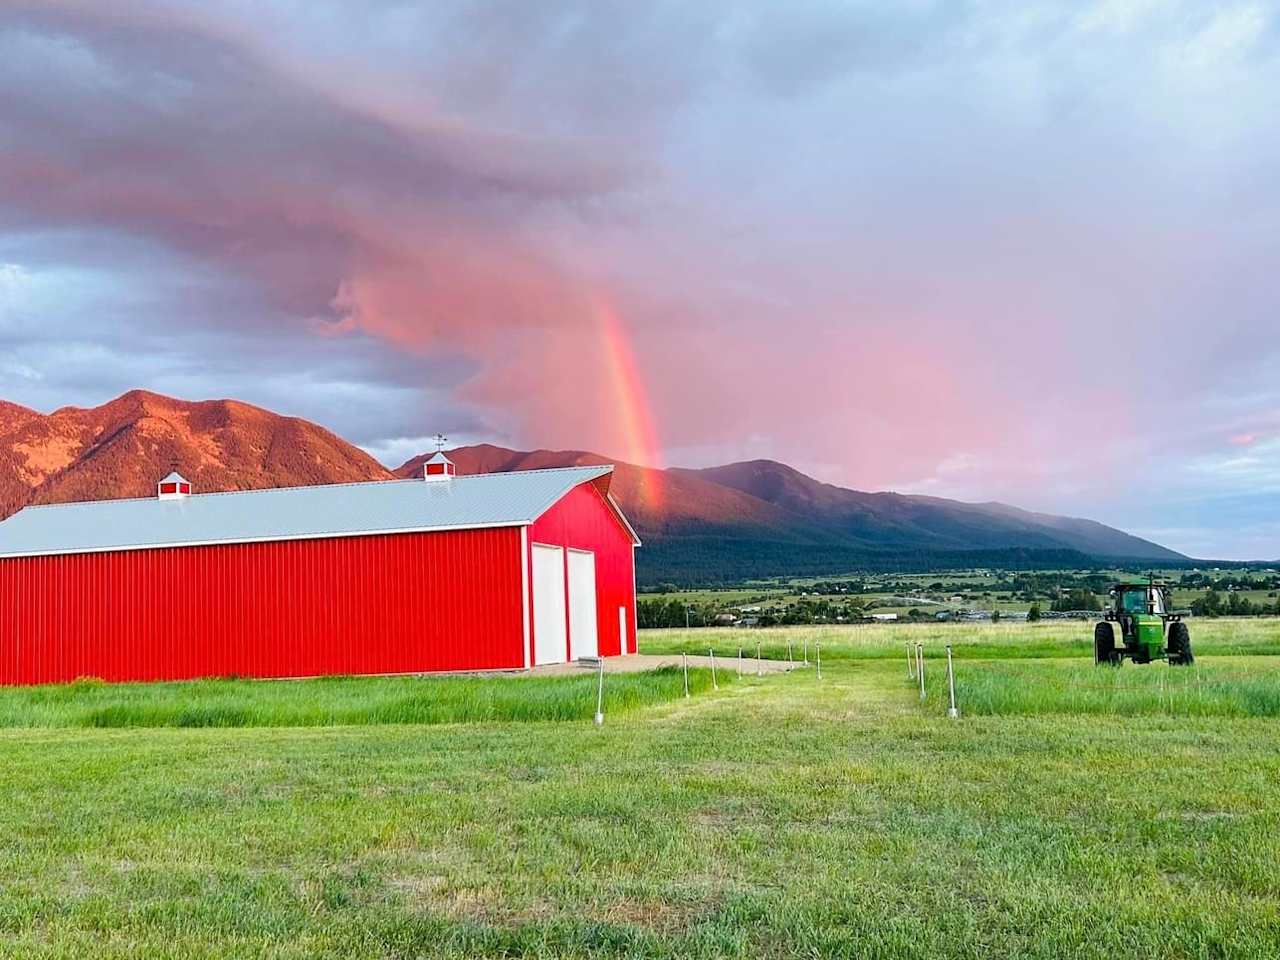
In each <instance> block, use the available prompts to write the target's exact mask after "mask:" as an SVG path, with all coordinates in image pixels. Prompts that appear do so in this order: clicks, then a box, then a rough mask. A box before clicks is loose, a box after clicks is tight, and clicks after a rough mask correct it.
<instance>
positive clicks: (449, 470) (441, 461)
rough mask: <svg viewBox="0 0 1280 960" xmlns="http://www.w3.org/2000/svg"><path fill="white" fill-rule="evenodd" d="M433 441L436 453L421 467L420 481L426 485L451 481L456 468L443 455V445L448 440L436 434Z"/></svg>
mask: <svg viewBox="0 0 1280 960" xmlns="http://www.w3.org/2000/svg"><path fill="white" fill-rule="evenodd" d="M433 439H434V440H435V442H436V452H435V453H434V454H433V455H432V457H431V459H429V460H428V461H427V462H426V463H424V464H423V465H422V479H423V480H426V481H427V482H428V483H432V482H434V483H439V482H440V481H442V480H452V479H453V478H454V475H455V474H456V473H457V472H458V468H457V467H455V466H454V465H453V461H452V460H450V459H449V458H448V457H446V456H445V455H444V445H445V444H446V443H448V442H449V438H448V437H446V436H445V435H444V434H443V433H437V434H436V435H435V437H434V438H433Z"/></svg>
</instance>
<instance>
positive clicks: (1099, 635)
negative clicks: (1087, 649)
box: [1093, 620, 1119, 666]
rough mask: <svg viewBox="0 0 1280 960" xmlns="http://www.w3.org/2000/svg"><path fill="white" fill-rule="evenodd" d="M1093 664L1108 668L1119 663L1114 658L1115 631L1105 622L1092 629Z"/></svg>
mask: <svg viewBox="0 0 1280 960" xmlns="http://www.w3.org/2000/svg"><path fill="white" fill-rule="evenodd" d="M1093 662H1094V663H1095V664H1104V663H1105V664H1107V665H1108V666H1110V665H1112V664H1115V663H1118V662H1119V661H1118V659H1117V658H1116V630H1115V627H1113V626H1112V625H1111V624H1110V622H1108V621H1105V620H1104V621H1103V622H1102V623H1100V624H1098V625H1097V626H1096V627H1094V628H1093Z"/></svg>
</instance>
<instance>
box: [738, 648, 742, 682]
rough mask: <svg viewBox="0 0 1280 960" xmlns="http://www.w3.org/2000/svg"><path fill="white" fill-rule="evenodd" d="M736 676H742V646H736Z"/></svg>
mask: <svg viewBox="0 0 1280 960" xmlns="http://www.w3.org/2000/svg"><path fill="white" fill-rule="evenodd" d="M738 676H742V648H741V647H739V648H738Z"/></svg>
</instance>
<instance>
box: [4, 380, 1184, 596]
mask: <svg viewBox="0 0 1280 960" xmlns="http://www.w3.org/2000/svg"><path fill="white" fill-rule="evenodd" d="M449 455H450V456H451V457H452V458H453V460H454V461H455V462H456V463H457V465H458V472H459V473H460V474H467V473H487V472H495V471H508V470H529V469H541V468H547V467H560V466H570V465H581V464H598V463H615V464H616V471H615V476H614V483H613V494H614V496H615V497H616V498H617V500H618V501H619V503H620V504H621V505H622V507H623V509H624V510H625V511H626V512H627V514H628V516H629V517H630V518H631V520H632V522H633V523H634V525H635V527H636V529H637V531H638V532H639V534H640V536H641V538H642V539H643V540H644V541H645V548H644V549H643V550H641V552H640V554H639V562H638V568H639V569H638V577H639V579H640V580H641V581H642V582H656V581H662V580H672V581H676V582H689V583H694V582H716V581H723V580H726V579H740V578H743V577H762V576H782V575H805V574H836V573H842V572H849V571H851V570H855V569H868V568H870V569H884V570H893V569H903V570H906V569H938V568H945V567H965V566H1006V567H1012V566H1020V567H1028V566H1079V565H1089V564H1092V563H1097V562H1099V561H1115V560H1130V561H1134V562H1148V563H1149V562H1153V561H1158V562H1165V563H1170V562H1173V563H1177V562H1181V561H1185V560H1186V558H1185V557H1183V556H1182V555H1181V554H1178V553H1175V552H1174V551H1172V550H1169V549H1167V548H1165V547H1162V546H1160V545H1159V544H1155V543H1151V542H1150V541H1147V540H1142V539H1140V538H1138V537H1134V536H1131V535H1129V534H1126V533H1124V532H1122V531H1120V530H1116V529H1114V528H1112V527H1108V526H1104V525H1103V524H1100V523H1096V522H1094V521H1092V520H1083V519H1076V518H1070V517H1059V516H1053V515H1050V514H1043V513H1032V512H1029V511H1025V510H1020V509H1018V508H1016V507H1011V506H1008V505H1005V504H1001V503H962V502H959V501H955V500H945V499H941V498H937V497H922V496H907V495H901V494H896V493H863V492H860V491H856V490H848V489H845V488H842V487H837V486H834V485H832V484H827V483H822V482H820V481H818V480H815V479H813V478H812V477H808V476H806V475H805V474H803V473H801V472H799V471H798V470H795V469H793V468H791V467H789V466H787V465H786V464H782V463H777V462H775V461H772V460H753V461H749V462H745V463H733V464H727V465H725V466H720V467H711V468H707V469H700V470H695V469H683V468H672V469H667V470H658V469H653V468H649V467H643V466H638V465H635V464H629V463H622V462H618V461H614V460H610V459H609V458H607V457H603V456H600V455H598V454H594V453H590V452H586V451H552V450H535V451H530V452H526V451H518V450H508V449H505V448H503V447H497V446H492V445H489V444H480V445H476V446H468V447H461V448H458V449H456V450H452V451H450V453H449ZM427 456H429V453H424V454H423V455H421V456H419V457H415V458H413V459H411V460H409V461H408V462H406V463H404V464H402V465H401V466H400V467H399V468H397V469H395V470H394V471H393V470H389V469H387V468H386V467H384V466H383V465H382V464H380V463H378V462H377V461H376V460H374V459H373V458H372V457H371V456H369V455H368V454H367V453H365V452H364V451H362V450H360V449H359V448H358V447H356V446H354V445H352V444H350V443H348V442H347V441H345V440H343V439H342V438H341V437H339V436H337V435H336V434H334V433H332V432H330V431H328V430H325V429H324V428H323V427H319V426H317V425H315V424H313V423H310V422H308V421H306V420H301V419H298V418H295V417H283V416H280V415H278V414H275V413H272V412H270V411H268V410H264V409H262V408H260V407H255V406H251V405H249V404H245V403H240V402H238V401H235V400H211V401H203V402H188V401H184V400H176V399H173V398H171V397H165V396H161V395H159V394H155V393H150V392H147V391H142V390H135V391H131V392H129V393H126V394H124V395H123V396H121V397H118V398H117V399H115V400H112V401H110V402H108V403H105V404H103V405H102V406H100V407H94V408H89V409H83V408H78V407H66V408H63V409H60V410H57V411H55V412H54V413H51V414H41V413H37V412H36V411H34V410H29V409H27V408H25V407H21V406H18V405H16V404H11V403H5V402H3V401H0V517H3V516H8V515H9V514H11V513H13V512H14V511H16V510H18V509H20V508H21V507H23V506H25V505H26V504H28V503H54V502H62V501H70V500H94V499H107V498H116V497H135V496H148V495H150V494H151V493H152V492H154V489H155V483H156V480H157V479H158V478H159V477H161V476H163V475H164V474H165V473H167V472H168V471H169V470H170V469H173V468H174V467H177V469H179V470H180V471H181V472H182V473H183V474H184V475H185V476H186V477H187V478H188V479H190V480H191V481H192V482H193V483H194V484H195V487H196V489H197V490H198V491H199V490H203V491H212V490H245V489H256V488H263V487H283V486H300V485H306V484H314V483H343V482H352V481H360V480H381V479H391V478H392V477H395V476H400V477H408V476H414V475H419V474H420V472H421V466H422V462H423V461H424V460H425V459H426V457H427Z"/></svg>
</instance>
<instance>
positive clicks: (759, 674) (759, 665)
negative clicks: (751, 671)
mask: <svg viewBox="0 0 1280 960" xmlns="http://www.w3.org/2000/svg"><path fill="white" fill-rule="evenodd" d="M756 676H757V677H763V676H764V663H763V662H762V661H761V659H760V641H759V640H757V641H756Z"/></svg>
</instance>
